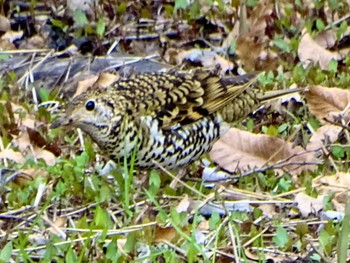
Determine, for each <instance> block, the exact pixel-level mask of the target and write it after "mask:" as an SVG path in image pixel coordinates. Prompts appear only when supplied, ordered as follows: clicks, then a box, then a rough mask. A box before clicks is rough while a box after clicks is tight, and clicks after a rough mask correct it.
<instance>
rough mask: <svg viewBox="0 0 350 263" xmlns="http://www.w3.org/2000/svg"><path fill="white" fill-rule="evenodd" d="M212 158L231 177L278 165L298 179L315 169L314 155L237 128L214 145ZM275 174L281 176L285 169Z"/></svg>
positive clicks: (275, 139) (275, 138)
mask: <svg viewBox="0 0 350 263" xmlns="http://www.w3.org/2000/svg"><path fill="white" fill-rule="evenodd" d="M210 157H211V159H212V160H213V161H214V162H216V163H217V164H218V165H219V166H220V167H221V168H223V169H225V170H227V171H229V172H231V173H234V172H237V170H240V171H242V172H244V171H247V170H251V169H254V168H258V169H259V168H264V167H266V166H267V165H268V166H273V165H276V164H279V165H280V167H281V166H283V167H282V168H283V170H286V171H288V172H290V173H291V174H293V175H299V174H300V173H301V172H302V171H305V170H314V169H315V167H316V165H314V164H310V163H314V162H315V161H316V159H315V157H314V156H313V154H312V153H310V152H306V151H305V150H304V149H303V148H302V147H300V146H297V147H294V148H293V146H292V144H291V143H288V142H286V141H284V140H282V139H279V138H277V137H271V136H267V135H256V134H252V133H250V132H246V131H241V130H239V129H235V128H231V129H230V130H229V131H228V132H227V133H226V134H225V135H224V136H222V137H221V139H220V140H219V141H217V142H216V143H215V144H214V147H213V149H212V150H211V152H210ZM307 163H308V164H307ZM276 171H277V172H282V169H276Z"/></svg>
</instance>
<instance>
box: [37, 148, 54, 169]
mask: <svg viewBox="0 0 350 263" xmlns="http://www.w3.org/2000/svg"><path fill="white" fill-rule="evenodd" d="M33 150H34V157H35V158H37V159H43V160H44V161H45V163H46V164H47V165H50V166H54V165H55V164H56V156H55V155H54V154H53V153H52V152H50V151H47V150H45V149H42V148H39V147H37V146H35V147H34V149H33Z"/></svg>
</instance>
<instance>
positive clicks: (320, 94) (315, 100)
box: [305, 86, 350, 123]
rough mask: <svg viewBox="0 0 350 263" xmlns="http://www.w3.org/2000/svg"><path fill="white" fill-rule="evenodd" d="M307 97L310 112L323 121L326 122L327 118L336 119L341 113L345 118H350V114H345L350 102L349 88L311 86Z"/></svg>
mask: <svg viewBox="0 0 350 263" xmlns="http://www.w3.org/2000/svg"><path fill="white" fill-rule="evenodd" d="M305 97H306V100H307V102H308V103H307V105H308V107H309V110H310V112H311V113H312V114H313V115H315V117H316V118H317V119H318V120H319V121H320V122H321V123H325V120H324V119H325V118H327V119H329V120H332V121H335V120H336V119H337V117H338V116H339V115H340V114H342V115H343V116H342V117H343V118H345V120H349V119H350V118H349V114H346V115H344V114H343V113H344V112H343V111H344V110H345V109H346V108H347V106H348V105H349V102H350V91H348V90H343V89H339V88H328V87H322V86H310V87H309V88H308V91H307V92H306V94H305Z"/></svg>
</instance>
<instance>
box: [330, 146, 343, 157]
mask: <svg viewBox="0 0 350 263" xmlns="http://www.w3.org/2000/svg"><path fill="white" fill-rule="evenodd" d="M332 154H333V155H334V156H335V157H336V158H338V159H342V158H344V156H345V150H344V148H343V147H342V146H333V147H332Z"/></svg>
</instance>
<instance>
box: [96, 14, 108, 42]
mask: <svg viewBox="0 0 350 263" xmlns="http://www.w3.org/2000/svg"><path fill="white" fill-rule="evenodd" d="M105 29H106V23H105V21H104V20H103V19H102V18H100V19H99V20H98V21H97V24H96V34H97V35H98V36H100V37H103V35H104V34H105Z"/></svg>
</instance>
